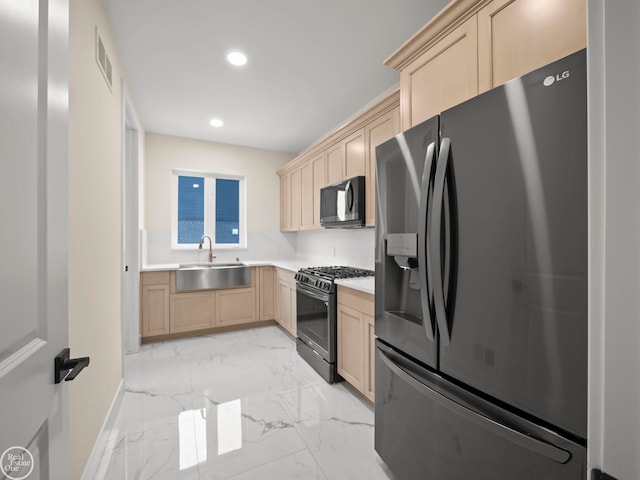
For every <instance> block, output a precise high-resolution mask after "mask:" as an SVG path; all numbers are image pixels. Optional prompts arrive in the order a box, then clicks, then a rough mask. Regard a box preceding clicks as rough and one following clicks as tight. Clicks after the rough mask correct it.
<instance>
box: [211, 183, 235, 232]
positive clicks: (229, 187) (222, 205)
mask: <svg viewBox="0 0 640 480" xmlns="http://www.w3.org/2000/svg"><path fill="white" fill-rule="evenodd" d="M216 243H230V244H238V243H240V181H239V180H228V179H223V178H217V179H216Z"/></svg>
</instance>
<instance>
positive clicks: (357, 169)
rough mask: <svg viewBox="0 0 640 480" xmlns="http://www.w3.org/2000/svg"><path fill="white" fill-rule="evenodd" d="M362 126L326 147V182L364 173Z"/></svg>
mask: <svg viewBox="0 0 640 480" xmlns="http://www.w3.org/2000/svg"><path fill="white" fill-rule="evenodd" d="M365 170H366V168H365V158H364V128H359V129H358V130H356V131H355V132H353V133H352V134H351V135H349V136H348V137H346V138H345V139H343V140H341V141H340V142H338V143H336V144H335V145H333V146H331V147H329V149H327V184H328V185H332V184H334V183H339V182H341V181H343V180H345V179H347V178H351V177H356V176H358V175H365Z"/></svg>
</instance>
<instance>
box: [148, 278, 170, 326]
mask: <svg viewBox="0 0 640 480" xmlns="http://www.w3.org/2000/svg"><path fill="white" fill-rule="evenodd" d="M141 307H142V328H141V330H142V336H143V337H150V336H154V335H166V334H168V333H169V285H144V286H143V287H142V302H141Z"/></svg>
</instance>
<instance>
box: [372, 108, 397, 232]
mask: <svg viewBox="0 0 640 480" xmlns="http://www.w3.org/2000/svg"><path fill="white" fill-rule="evenodd" d="M398 133H400V108H399V107H396V108H394V109H393V110H391V111H389V112H387V113H385V114H384V115H382V116H381V117H379V118H377V119H375V120H374V121H373V122H371V123H370V124H368V125H367V126H366V127H365V130H364V143H365V145H366V151H365V157H366V164H365V167H366V172H365V175H366V183H365V189H364V190H365V196H366V206H365V211H366V216H367V226H371V227H372V226H374V225H375V224H376V147H377V146H378V145H380V144H381V143H384V142H386V141H387V140H389V139H390V138H391V137H393V136H394V135H397V134H398Z"/></svg>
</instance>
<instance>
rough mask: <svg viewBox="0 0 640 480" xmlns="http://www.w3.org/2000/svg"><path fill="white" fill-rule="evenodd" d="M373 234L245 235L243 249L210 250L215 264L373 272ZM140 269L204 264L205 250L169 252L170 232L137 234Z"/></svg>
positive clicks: (341, 231) (364, 230)
mask: <svg viewBox="0 0 640 480" xmlns="http://www.w3.org/2000/svg"><path fill="white" fill-rule="evenodd" d="M374 234H375V230H374V229H373V228H359V229H327V230H324V229H323V230H312V231H302V232H297V233H282V232H280V231H261V232H247V245H248V248H246V249H238V250H220V249H217V250H216V249H214V251H213V253H214V255H216V261H218V262H228V261H234V260H235V259H236V257H237V258H240V260H241V261H243V260H302V261H308V262H311V263H314V264H317V265H348V266H352V267H359V268H367V269H370V270H373V268H374V249H375V248H374V245H375V236H374ZM140 245H141V250H142V251H141V255H140V258H141V263H142V265H153V264H166V263H196V262H206V261H207V260H208V258H207V256H208V253H209V251H208V249H206V248H204V249H202V250H173V249H172V248H171V232H170V231H165V230H141V232H140Z"/></svg>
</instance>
